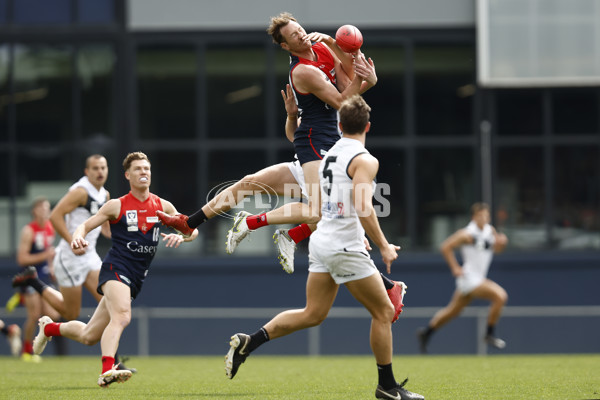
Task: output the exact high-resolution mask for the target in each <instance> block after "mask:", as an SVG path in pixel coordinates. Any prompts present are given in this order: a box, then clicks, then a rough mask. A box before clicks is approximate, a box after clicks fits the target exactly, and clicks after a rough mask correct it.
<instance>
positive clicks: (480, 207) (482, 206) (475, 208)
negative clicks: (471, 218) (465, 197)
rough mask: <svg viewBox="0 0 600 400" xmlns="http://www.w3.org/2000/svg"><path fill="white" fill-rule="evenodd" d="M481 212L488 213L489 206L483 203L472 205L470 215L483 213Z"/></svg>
mask: <svg viewBox="0 0 600 400" xmlns="http://www.w3.org/2000/svg"><path fill="white" fill-rule="evenodd" d="M483 210H488V211H490V206H489V205H488V204H487V203H483V202H478V203H474V204H473V205H472V206H471V215H475V214H477V213H478V212H479V211H483Z"/></svg>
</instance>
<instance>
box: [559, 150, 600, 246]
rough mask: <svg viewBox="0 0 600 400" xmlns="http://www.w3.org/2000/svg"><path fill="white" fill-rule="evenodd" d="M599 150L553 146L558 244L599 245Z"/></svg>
mask: <svg viewBox="0 0 600 400" xmlns="http://www.w3.org/2000/svg"><path fill="white" fill-rule="evenodd" d="M599 160H600V150H599V148H598V147H597V146H577V147H559V148H556V149H555V150H554V188H555V196H554V215H555V218H554V229H553V235H552V236H553V239H554V240H555V241H556V244H557V246H558V247H559V248H563V249H572V248H596V249H597V248H600V161H599Z"/></svg>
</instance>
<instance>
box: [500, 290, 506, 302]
mask: <svg viewBox="0 0 600 400" xmlns="http://www.w3.org/2000/svg"><path fill="white" fill-rule="evenodd" d="M498 302H499V303H502V304H506V302H508V293H506V290H502V291H501V292H500V293H498Z"/></svg>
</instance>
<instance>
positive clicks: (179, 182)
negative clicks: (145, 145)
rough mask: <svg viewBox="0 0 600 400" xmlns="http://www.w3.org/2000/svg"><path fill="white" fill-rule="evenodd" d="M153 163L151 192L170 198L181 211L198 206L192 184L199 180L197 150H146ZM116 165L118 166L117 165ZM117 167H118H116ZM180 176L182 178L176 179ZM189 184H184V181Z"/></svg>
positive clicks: (194, 208)
mask: <svg viewBox="0 0 600 400" xmlns="http://www.w3.org/2000/svg"><path fill="white" fill-rule="evenodd" d="M146 154H147V155H148V158H149V159H150V162H151V163H152V188H151V189H150V191H151V192H153V193H156V194H158V195H159V196H160V197H163V198H165V199H166V200H169V201H170V202H171V203H173V205H174V206H175V208H177V210H179V211H180V212H186V211H187V212H190V211H192V210H194V211H195V210H196V209H197V208H198V199H196V196H195V192H194V191H193V190H190V185H194V184H195V182H198V174H197V172H198V171H197V169H196V168H195V167H194V166H195V165H196V160H197V155H196V152H195V151H181V150H180V151H152V152H150V151H149V152H146ZM181 160H186V162H185V164H186V169H185V177H182V176H181V173H182V170H181V166H182V164H181ZM115 167H116V166H115ZM114 169H116V168H114ZM176 176H179V177H180V179H174V177H176ZM184 181H185V182H188V183H189V184H183V182H184Z"/></svg>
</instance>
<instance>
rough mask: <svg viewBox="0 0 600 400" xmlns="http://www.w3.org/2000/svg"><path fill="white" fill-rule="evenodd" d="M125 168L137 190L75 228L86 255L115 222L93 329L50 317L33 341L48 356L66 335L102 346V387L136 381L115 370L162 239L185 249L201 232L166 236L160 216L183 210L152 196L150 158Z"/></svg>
mask: <svg viewBox="0 0 600 400" xmlns="http://www.w3.org/2000/svg"><path fill="white" fill-rule="evenodd" d="M123 168H124V169H125V178H126V179H127V180H128V181H129V185H130V187H131V191H130V192H129V193H128V194H127V195H125V196H123V197H121V198H119V199H113V200H109V201H107V202H106V203H105V204H104V205H103V206H102V207H101V208H100V210H99V211H98V213H97V214H96V215H93V216H91V217H90V218H88V219H87V220H86V221H85V222H83V223H82V224H81V225H79V227H77V229H75V232H73V239H72V241H71V250H72V251H73V253H75V254H78V255H81V254H84V253H85V251H86V248H87V247H88V245H89V243H88V241H87V240H85V237H86V235H87V234H88V233H89V232H90V231H92V230H93V229H95V228H96V227H98V226H100V225H102V224H103V223H104V222H106V221H109V222H110V230H111V237H112V247H111V249H110V250H109V252H108V254H107V255H106V257H105V259H104V262H103V263H102V267H101V270H100V276H99V279H98V289H97V290H98V293H100V294H101V295H103V297H102V299H101V300H100V302H99V303H98V306H97V307H96V311H95V312H94V315H92V318H91V319H90V320H89V322H88V323H87V324H85V323H83V322H80V321H69V322H66V323H55V322H53V321H52V320H51V319H50V318H49V317H47V316H44V317H42V318H40V320H39V326H40V331H39V333H38V335H37V336H36V337H35V340H34V341H33V351H34V353H35V354H40V353H41V352H42V351H44V348H45V347H46V344H47V343H48V341H49V340H51V338H52V336H64V337H67V338H69V339H72V340H75V341H77V342H79V343H83V344H86V345H90V346H91V345H94V344H96V343H98V342H99V341H100V347H101V350H102V373H101V374H100V377H99V378H98V385H100V386H108V385H110V384H111V383H114V382H125V381H126V380H127V379H129V378H130V377H131V371H129V370H122V369H118V366H117V365H114V364H115V353H116V352H117V348H118V347H119V340H120V338H121V334H122V333H123V330H124V329H125V327H126V326H127V325H129V322H130V321H131V301H132V299H135V298H136V296H137V295H138V294H139V292H140V290H141V288H142V285H143V283H144V279H145V277H146V275H147V273H148V270H149V268H150V263H151V262H152V259H153V258H154V254H155V253H156V250H157V248H158V241H159V238H160V236H161V235H162V237H163V241H166V246H167V247H179V245H180V244H181V242H183V241H191V240H193V239H195V238H196V237H197V236H198V231H197V230H194V231H193V233H192V234H191V235H190V236H189V237H188V238H185V239H184V238H183V236H181V235H178V234H168V235H166V234H164V233H160V229H159V220H158V217H157V216H156V212H157V211H164V212H165V213H167V214H170V215H173V214H176V213H177V210H176V209H175V207H174V206H173V204H171V203H170V202H168V201H167V200H164V199H161V198H160V197H158V196H156V195H155V194H152V193H150V181H151V171H150V161H149V160H148V157H147V156H146V155H145V154H144V153H141V152H135V153H129V154H128V155H127V157H126V158H125V160H124V161H123Z"/></svg>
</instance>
